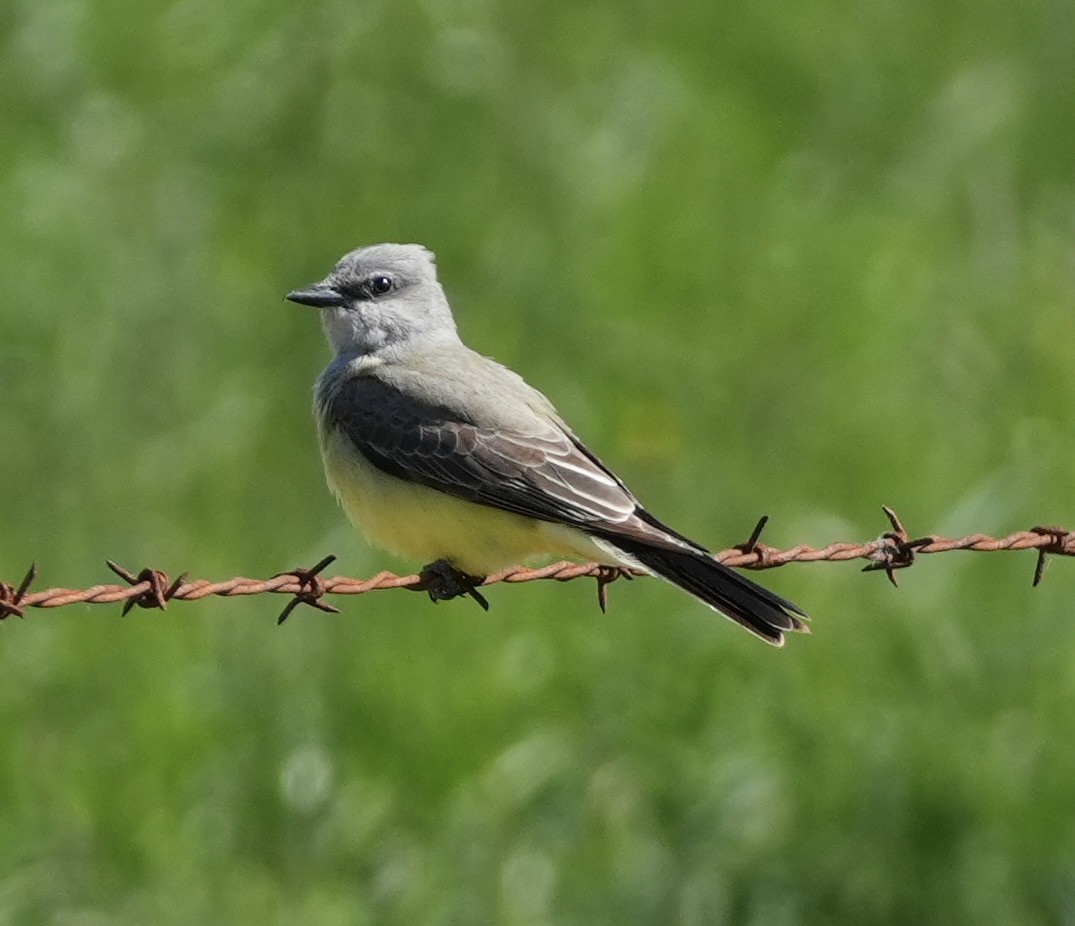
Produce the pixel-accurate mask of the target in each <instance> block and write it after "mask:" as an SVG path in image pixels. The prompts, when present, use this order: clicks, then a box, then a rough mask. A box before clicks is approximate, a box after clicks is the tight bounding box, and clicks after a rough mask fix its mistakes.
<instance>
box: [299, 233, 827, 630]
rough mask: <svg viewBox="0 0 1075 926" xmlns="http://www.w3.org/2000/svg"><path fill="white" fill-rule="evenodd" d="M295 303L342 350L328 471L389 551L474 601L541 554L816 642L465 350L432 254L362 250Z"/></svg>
mask: <svg viewBox="0 0 1075 926" xmlns="http://www.w3.org/2000/svg"><path fill="white" fill-rule="evenodd" d="M287 298H288V299H289V300H291V301H292V302H298V303H301V304H303V305H309V306H315V307H316V308H319V309H320V310H321V321H322V324H323V326H324V329H325V333H326V335H327V336H328V340H329V343H330V344H331V346H332V348H333V349H334V350H335V351H336V357H335V359H334V360H333V361H332V362H331V363H330V364H329V365H328V367H327V368H326V369H325V371H324V372H323V373H322V374H321V376H320V378H319V379H318V381H317V386H316V388H315V394H314V407H315V413H316V416H317V424H318V432H319V436H320V440H321V452H322V456H323V458H324V463H325V473H326V476H327V478H328V483H329V486H330V487H331V489H332V491H333V492H334V493H335V494H336V496H337V498H338V499H339V501H340V503H341V504H342V506H343V508H344V510H345V511H346V512H347V515H348V516H349V518H350V519H351V521H352V522H353V523H354V524H355V525H356V526H357V527H358V528H359V529H360V530H362V531H363V533H365V535H366V536H367V538H368V539H369V540H370V541H371V542H373V543H374V544H376V545H377V546H380V547H383V548H385V549H387V550H390V551H392V552H394V553H398V554H401V555H403V556H408V557H414V558H416V559H421V560H423V561H425V562H433V561H438V563H440V564H442V565H443V564H444V563H445V562H446V563H447V564H448V568H449V571H450V572H451V573H452V574H453V575H454V576H455V577H456V578H457V579H459V580H461V581H469V587H470V588H473V586H474V585H475V584H477V582H479V581H480V578H481V577H484V576H486V575H489V574H490V573H493V572H496V571H498V570H500V569H503V568H505V567H506V566H509V565H512V564H514V563H519V562H525V561H532V560H533V559H535V558H536V557H568V558H572V559H582V560H587V561H589V560H592V561H595V562H598V563H602V564H605V565H608V566H613V567H628V568H636V569H642V570H644V571H645V572H648V573H650V574H652V575H656V576H659V577H661V578H662V579H665V580H667V581H668V582H670V583H672V584H673V585H675V586H678V587H679V588H681V589H683V590H684V591H686V592H687V593H688V594H690V595H693V596H694V597H695V598H697V599H699V600H700V601H702V602H704V603H705V604H707V605H709V607H711V608H713V609H714V610H716V611H719V612H720V613H721V614H724V615H725V616H727V617H730V618H731V619H732V620H734V621H736V622H737V623H739V624H741V625H742V626H743V627H745V628H746V629H747V630H749V631H750V632H751V633H753V634H755V635H757V636H758V637H761V639H763V640H765V641H766V642H767V643H772V644H774V645H776V646H780V645H782V644H783V642H784V633H785V632H786V631H793V630H799V631H802V630H806V626H805V625H804V624H803V622H802V621H801V620H800V618H805V617H806V614H805V613H804V612H803V611H802V609H801V608H799V607H798V606H797V605H795V604H792V602H790V601H788V600H787V599H786V598H781V597H780V596H779V595H775V594H773V593H772V592H770V591H768V590H767V589H764V588H762V587H761V586H760V585H757V584H755V583H754V582H751V581H750V580H749V579H747V578H744V577H743V576H742V575H740V574H738V573H736V572H733V571H732V570H731V569H729V568H728V567H726V566H723V565H721V564H720V563H718V562H716V561H715V560H714V559H713V558H712V557H711V556H710V554H709V552H708V551H707V550H706V549H705V548H704V547H702V546H700V545H698V544H696V543H694V542H693V541H691V540H688V539H687V538H686V537H684V536H683V535H682V534H678V533H676V532H675V531H673V530H671V529H670V528H668V527H665V526H664V525H663V524H662V523H661V522H660V521H658V520H657V519H656V518H655V517H653V515H651V514H650V513H649V512H648V511H646V510H645V508H643V507H642V506H641V505H640V504H639V503H638V501H637V500H636V499H635V497H634V496H633V495H632V494H631V492H630V490H628V488H627V486H625V485H624V484H623V482H622V481H621V480H620V479H619V477H617V476H616V475H615V474H614V473H613V472H612V471H611V470H609V469H608V467H606V466H605V465H604V464H603V463H602V462H601V461H600V460H599V459H598V458H597V457H596V456H595V455H594V454H593V453H591V452H590V451H589V450H588V449H587V448H586V446H585V445H584V444H583V443H582V441H580V440H579V439H578V438H577V437H576V436H575V434H574V433H573V432H572V431H571V429H570V428H569V427H568V426H567V425H566V424H565V423H564V421H563V419H561V417H560V416H559V414H558V413H557V412H556V409H555V408H553V406H552V403H551V402H549V400H548V399H546V398H545V396H543V395H542V394H541V393H540V392H538V391H537V390H536V389H533V388H531V387H530V386H528V385H527V384H526V383H525V382H524V381H523V380H522V378H521V377H520V376H518V375H517V374H516V373H513V372H512V371H511V370H509V369H507V368H506V367H503V366H501V365H500V364H499V363H496V362H494V361H492V360H490V359H488V358H486V357H483V356H481V355H480V354H477V353H475V352H474V351H472V350H471V349H470V348H469V347H467V346H466V345H464V344H463V342H462V341H461V340H460V339H459V335H458V334H457V332H456V327H455V321H454V320H453V318H452V312H451V309H450V308H449V306H448V300H447V298H446V297H445V295H444V290H443V289H441V286H440V283H439V282H438V281H437V271H436V266H435V264H434V256H433V254H432V253H431V252H429V251H427V250H426V249H425V248H423V247H421V246H420V245H417V244H378V245H374V246H372V247H367V248H360V249H359V250H356V251H352V252H351V253H350V254H347V255H346V256H344V257H343V258H342V259H341V260H340V262H339V263H338V264H336V266H335V268H334V269H333V270H332V272H331V273H330V274H329V275H328V276H327V277H325V279H324V280H322V281H321V282H320V283H315V284H313V285H312V286H309V287H307V288H305V289H299V290H295V291H294V292H291V293H288V295H287ZM435 565H436V564H435ZM465 590H467V586H466V585H463V586H459V587H457V588H456V590H454V591H449V592H447V593H445V594H443V595H441V596H440V597H453V596H454V595H455V594H461V593H462V592H463V591H465Z"/></svg>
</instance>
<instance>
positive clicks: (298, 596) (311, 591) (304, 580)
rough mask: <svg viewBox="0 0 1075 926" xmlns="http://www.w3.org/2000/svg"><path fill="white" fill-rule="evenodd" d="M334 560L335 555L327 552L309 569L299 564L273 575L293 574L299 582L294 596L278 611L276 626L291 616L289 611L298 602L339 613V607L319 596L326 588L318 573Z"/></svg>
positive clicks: (328, 611) (331, 612) (329, 612)
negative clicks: (322, 599) (294, 567)
mask: <svg viewBox="0 0 1075 926" xmlns="http://www.w3.org/2000/svg"><path fill="white" fill-rule="evenodd" d="M334 562H336V557H335V556H333V555H332V554H329V555H328V556H326V557H325V558H324V559H322V560H321V561H320V562H319V563H318V564H317V565H316V566H313V567H311V568H310V569H304V568H302V567H301V566H300V567H298V568H297V569H292V570H291V571H290V572H278V573H277V574H276V575H274V576H273V578H274V579H282V578H284V577H286V576H294V577H295V580H296V581H297V582H298V583H299V590H298V591H297V592H295V597H294V598H292V599H291V600H290V601H289V602H288V603H287V604H286V605H285V606H284V610H283V611H281V612H280V616H279V617H278V618H277V619H276V626H277V627H279V626H280V625H281V624H282V623H283V622H284V621H286V620H287V619H288V618H289V617H290V616H291V612H292V611H294V610H295V608H297V607H298V606H299V605H300V604H308V605H309V606H310V607H311V608H317V610H318V611H324V612H325V613H326V614H339V613H340V609H339V608H337V607H335V606H333V605H330V604H328V603H327V602H324V601H321V600H320V599H321V596H322V595H324V594H325V591H326V588H325V581H324V579H322V578H320V576H319V575H318V573H320V572H321V571H322V570H323V569H326V568H327V567H328V566H330V565H332V563H334Z"/></svg>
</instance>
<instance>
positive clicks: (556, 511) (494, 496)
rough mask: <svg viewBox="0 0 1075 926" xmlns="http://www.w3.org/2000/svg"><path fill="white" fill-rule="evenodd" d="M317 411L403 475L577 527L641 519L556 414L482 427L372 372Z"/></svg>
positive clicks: (342, 387)
mask: <svg viewBox="0 0 1075 926" xmlns="http://www.w3.org/2000/svg"><path fill="white" fill-rule="evenodd" d="M322 415H323V417H324V419H325V425H326V426H327V427H332V428H336V429H337V430H338V431H340V432H341V433H342V434H343V435H345V436H346V437H347V439H348V440H349V441H350V442H351V444H352V445H353V446H354V447H355V449H356V450H357V451H358V452H359V453H361V454H362V456H363V457H365V458H366V459H367V460H369V461H370V463H372V464H373V465H374V466H376V467H377V468H378V469H380V470H382V471H384V472H386V473H389V474H391V475H393V476H396V477H398V478H400V479H405V480H409V481H411V482H416V483H420V484H421V485H424V486H428V487H430V488H433V489H439V490H440V491H442V492H446V493H448V494H450V495H454V496H457V497H460V498H464V499H467V500H469V501H473V502H478V503H480V504H485V505H491V506H493V507H495V508H500V509H503V510H505V511H510V512H514V513H515V514H520V515H524V516H526V517H531V518H537V519H539V520H542V521H554V522H564V523H567V524H571V525H572V526H577V527H579V528H581V529H595V528H596V529H602V528H604V529H610V528H611V529H613V530H615V529H616V528H617V527H620V526H622V527H623V528H626V529H627V530H628V531H630V530H631V528H632V526H633V525H634V523H635V522H637V520H638V519H637V517H636V514H637V512H638V511H639V506H638V502H637V501H636V500H635V499H634V497H633V496H632V495H631V493H630V492H629V491H628V490H627V489H626V488H625V487H624V485H623V484H622V483H621V482H620V481H619V480H618V479H617V478H616V477H615V476H614V475H613V474H612V473H610V472H609V471H608V470H607V469H606V468H605V467H604V466H603V465H602V464H601V463H600V461H599V460H597V458H596V457H594V456H593V455H592V454H590V453H589V451H587V450H586V449H585V448H584V447H583V446H582V445H581V444H580V443H579V442H578V441H577V439H576V438H575V437H574V435H572V434H571V433H570V432H569V431H567V430H566V428H563V427H561V426H560V424H559V422H557V421H555V420H552V419H543V418H540V417H534V419H533V420H532V421H531V422H530V423H529V425H528V426H527V427H525V428H523V427H519V428H516V427H504V426H490V425H488V424H486V425H484V426H483V425H481V424H478V423H476V422H475V421H474V420H472V419H468V416H467V415H466V414H463V413H460V411H458V410H453V409H448V408H446V407H444V406H440V405H436V404H433V403H430V402H427V401H423V400H422V399H419V398H412V397H410V396H409V395H406V394H404V393H402V392H401V391H400V390H399V389H397V388H395V387H394V386H393V385H390V384H387V383H385V382H383V381H381V380H379V379H377V378H375V377H371V376H355V377H352V378H350V379H347V380H345V381H343V382H341V383H339V384H338V385H337V387H336V388H335V389H334V390H333V394H332V396H331V397H330V398H329V401H327V402H326V403H325V404H324V405H323V406H322Z"/></svg>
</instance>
